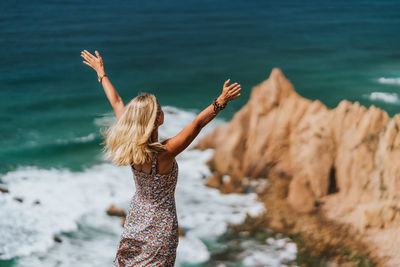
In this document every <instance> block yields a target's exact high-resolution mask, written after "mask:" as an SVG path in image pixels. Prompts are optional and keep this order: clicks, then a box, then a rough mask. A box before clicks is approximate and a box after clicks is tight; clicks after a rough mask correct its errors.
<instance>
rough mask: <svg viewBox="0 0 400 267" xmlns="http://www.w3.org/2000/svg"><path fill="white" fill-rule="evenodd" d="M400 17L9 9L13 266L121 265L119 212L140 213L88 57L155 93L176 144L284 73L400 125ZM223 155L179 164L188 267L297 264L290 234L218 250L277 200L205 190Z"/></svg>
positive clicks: (377, 12)
mask: <svg viewBox="0 0 400 267" xmlns="http://www.w3.org/2000/svg"><path fill="white" fill-rule="evenodd" d="M398 14H400V3H399V2H398V1H395V0H380V1H378V0H374V1H372V0H369V1H368V0H366V1H362V0H349V1H316V0H311V1H306V2H299V1H294V0H290V1H280V2H276V1H258V0H254V1H235V0H231V1H226V0H220V1H217V0H214V1H208V0H204V1H193V0H186V1H153V0H149V1H145V2H136V1H103V0H98V1H76V0H75V1H26V0H25V1H23V0H21V1H1V3H0V44H1V45H0V48H1V49H0V145H1V149H0V182H1V183H3V184H5V186H6V187H7V188H8V189H9V191H10V193H8V194H7V193H0V236H1V238H0V266H72V265H76V266H78V265H79V266H109V265H110V260H112V258H113V256H114V254H115V251H116V248H117V247H116V245H117V242H118V238H119V234H120V233H121V231H122V228H121V227H120V222H119V219H117V218H112V217H108V216H107V215H106V214H105V210H106V209H107V207H108V206H109V205H110V204H116V205H119V206H121V207H124V206H126V205H127V203H128V202H129V199H130V196H131V195H132V193H133V191H134V184H133V179H132V173H131V172H130V169H129V168H125V167H116V166H113V165H112V164H110V163H109V162H107V161H105V160H104V158H103V154H102V151H101V149H102V148H101V146H100V142H101V141H102V138H101V135H100V132H99V130H100V129H101V128H102V127H106V125H107V124H109V123H110V122H112V120H113V119H114V117H115V116H114V114H113V111H112V108H111V106H110V104H109V103H108V100H107V98H106V96H105V94H104V91H103V89H102V87H101V85H100V84H99V83H98V82H97V77H96V74H95V72H94V71H93V70H91V69H90V68H89V67H88V66H86V65H85V64H83V63H82V58H81V57H80V52H81V51H82V50H83V49H87V50H88V51H90V52H92V53H94V50H98V51H99V52H100V54H101V55H102V57H103V59H104V63H105V70H106V73H107V74H108V76H109V78H110V80H111V81H112V83H113V84H114V86H115V87H116V89H117V90H118V92H119V94H120V95H121V97H122V98H123V100H124V102H125V103H127V102H129V101H130V100H131V99H132V98H133V97H135V96H136V95H137V94H138V93H140V92H149V93H153V94H155V95H156V96H157V98H158V99H159V102H160V104H161V105H162V106H163V107H164V109H165V112H166V118H165V124H164V125H163V126H162V127H161V128H160V135H161V136H164V137H171V136H172V135H174V134H176V133H177V132H179V130H180V129H182V128H183V127H184V126H185V125H186V124H187V123H189V122H190V121H191V120H192V119H193V118H194V117H195V116H196V114H197V113H198V112H200V111H201V110H202V109H203V108H205V107H206V106H208V105H209V104H210V103H211V101H212V99H213V98H214V97H217V96H218V95H219V94H220V92H221V89H222V84H223V82H224V81H225V80H226V79H227V78H231V80H232V81H238V82H239V83H240V84H241V85H242V88H243V89H242V96H241V97H240V98H238V99H236V100H234V101H232V102H230V103H229V104H228V106H227V108H226V109H224V110H223V111H222V112H221V113H219V115H218V117H217V119H216V120H214V121H213V122H212V123H210V125H207V126H206V128H205V129H204V132H203V133H202V134H204V133H206V132H207V131H211V130H212V129H213V128H214V127H215V126H216V125H218V124H220V123H224V122H226V121H229V120H230V119H231V118H232V116H233V115H234V114H235V112H236V111H238V110H239V109H240V108H241V107H242V106H243V105H244V104H245V103H246V102H247V100H248V98H249V96H250V92H251V88H252V87H253V86H255V85H257V84H258V83H260V82H261V81H263V80H265V79H266V78H267V77H268V76H269V73H270V72H271V70H272V68H274V67H279V68H281V69H282V70H283V72H284V74H285V75H286V76H287V77H288V79H290V80H291V82H292V83H293V84H294V86H295V88H296V90H297V91H298V92H299V93H300V94H301V95H303V96H304V97H307V98H310V99H313V100H314V99H318V100H320V101H322V102H323V103H324V104H326V105H327V106H328V107H330V108H334V107H335V106H336V105H337V104H338V103H339V102H340V101H341V100H343V99H347V100H350V101H358V102H360V103H361V104H362V105H365V106H367V107H368V106H370V105H375V106H377V107H380V108H382V109H384V110H386V111H387V112H388V113H389V115H390V116H393V115H395V114H396V113H399V112H400V51H399V47H400V35H399V34H398V29H399V28H400V17H399V16H398ZM198 139H199V138H197V140H198ZM195 142H196V141H195ZM211 155H212V151H211V150H206V151H198V150H195V149H190V150H187V151H185V152H184V153H182V154H181V155H180V156H179V157H178V159H177V160H178V164H179V166H180V169H181V173H180V176H179V182H178V187H177V208H178V218H179V220H180V224H181V225H182V226H183V227H184V228H185V229H186V232H187V235H186V237H184V238H182V240H181V242H180V247H179V248H178V258H177V264H178V265H179V266H203V265H204V266H213V265H214V264H217V263H221V264H226V265H227V266H230V265H232V266H242V265H243V266H255V265H257V264H260V265H261V266H264V265H265V266H268V264H270V266H280V265H283V264H295V263H293V262H294V261H295V257H296V247H295V245H294V243H293V242H292V241H291V240H290V239H287V238H286V237H277V238H272V239H269V241H268V242H263V243H257V242H256V241H254V240H251V239H248V240H246V241H245V242H244V244H246V245H243V246H244V247H243V248H242V249H240V253H236V254H237V255H236V257H232V259H230V258H229V257H223V258H224V259H223V260H221V259H220V258H219V257H220V256H216V255H221V253H220V251H221V250H222V251H229V249H231V247H229V246H228V245H226V244H225V243H223V242H222V241H221V240H220V238H221V237H223V236H224V234H226V231H227V229H228V225H229V224H231V223H237V222H240V221H242V220H243V219H244V217H245V216H246V213H249V214H258V213H260V212H262V210H263V207H262V205H261V204H260V203H259V202H258V201H257V199H256V197H255V194H254V193H251V194H248V195H240V194H233V195H221V194H219V193H218V192H217V191H216V190H213V189H210V188H206V187H205V186H204V177H205V176H207V174H209V170H208V169H207V168H206V166H205V162H206V160H207V159H208V158H209V157H211ZM15 198H22V199H23V201H22V203H20V202H19V201H16V200H15ZM35 203H36V204H35ZM54 235H56V236H59V237H60V238H61V240H62V242H61V243H59V242H56V241H55V240H54ZM246 242H247V243H246ZM249 242H250V243H249ZM242 243H243V242H242ZM250 248H251V249H250ZM222 254H224V253H222ZM225 254H226V255H228V254H229V253H225ZM225 254H224V255H225ZM221 257H222V256H221ZM78 263H79V264H78Z"/></svg>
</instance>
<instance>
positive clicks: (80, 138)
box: [56, 133, 96, 144]
mask: <svg viewBox="0 0 400 267" xmlns="http://www.w3.org/2000/svg"><path fill="white" fill-rule="evenodd" d="M95 139H96V134H95V133H90V134H88V135H86V136H78V137H74V138H72V139H70V140H68V139H57V140H56V143H57V144H71V143H72V144H76V143H87V142H90V141H94V140H95Z"/></svg>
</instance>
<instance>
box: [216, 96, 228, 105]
mask: <svg viewBox="0 0 400 267" xmlns="http://www.w3.org/2000/svg"><path fill="white" fill-rule="evenodd" d="M217 102H218V104H220V105H221V106H225V105H226V103H228V101H226V100H225V99H224V98H223V97H222V96H219V97H218V98H217Z"/></svg>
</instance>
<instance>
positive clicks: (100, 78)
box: [97, 72, 107, 83]
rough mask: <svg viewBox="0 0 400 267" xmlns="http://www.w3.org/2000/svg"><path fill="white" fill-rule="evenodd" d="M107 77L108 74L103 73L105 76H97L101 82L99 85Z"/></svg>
mask: <svg viewBox="0 0 400 267" xmlns="http://www.w3.org/2000/svg"><path fill="white" fill-rule="evenodd" d="M105 77H107V74H105V73H104V72H103V74H99V73H98V74H97V80H98V81H99V83H101V82H102V81H103V78H105Z"/></svg>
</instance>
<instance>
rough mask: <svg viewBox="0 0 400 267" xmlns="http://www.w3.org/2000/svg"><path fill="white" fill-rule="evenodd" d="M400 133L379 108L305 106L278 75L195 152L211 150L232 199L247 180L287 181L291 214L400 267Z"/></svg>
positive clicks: (399, 119) (399, 122)
mask: <svg viewBox="0 0 400 267" xmlns="http://www.w3.org/2000/svg"><path fill="white" fill-rule="evenodd" d="M399 129H400V115H396V116H394V117H393V118H389V116H388V114H387V113H386V112H385V111H383V110H380V109H378V108H376V107H374V106H371V107H369V108H366V107H364V106H361V105H360V104H359V103H358V102H355V103H351V102H348V101H345V100H344V101H342V102H340V103H339V105H338V106H337V107H336V108H335V109H328V108H327V107H326V106H325V105H324V104H322V103H321V102H319V101H311V100H308V99H305V98H303V97H301V96H300V95H298V94H297V93H296V92H295V90H294V88H293V86H292V84H291V83H290V82H289V81H288V80H287V79H286V78H285V77H284V75H283V74H282V72H281V71H280V70H279V69H274V70H273V71H272V73H271V75H270V77H269V78H268V79H267V80H265V81H264V82H262V83H260V84H259V85H257V86H255V87H254V88H253V89H252V91H251V95H250V99H249V101H248V103H247V104H246V105H244V106H243V107H242V108H241V109H240V110H239V111H238V112H237V113H236V114H235V115H234V117H233V118H232V120H231V121H230V122H229V123H227V124H224V125H220V126H218V127H217V128H216V129H215V130H214V131H213V132H211V133H209V134H208V135H206V136H204V137H203V138H202V139H201V140H200V141H199V142H198V145H197V148H200V149H205V148H214V154H213V156H212V158H211V160H210V161H209V162H208V165H209V167H210V169H211V170H213V171H214V174H213V177H212V178H211V179H213V180H212V181H210V183H211V184H213V185H215V186H219V185H222V184H223V183H222V182H221V179H217V178H216V177H218V175H219V176H220V177H226V176H229V177H230V183H231V184H232V185H234V188H233V189H231V191H235V188H236V189H237V188H241V184H242V181H243V179H245V178H246V179H247V178H269V179H280V178H279V177H286V178H287V179H288V180H289V182H288V183H287V188H286V189H285V190H286V193H285V196H284V198H285V201H286V203H287V204H289V206H290V207H291V209H292V210H293V211H295V212H297V213H298V214H310V213H315V212H316V211H318V212H321V213H322V214H323V215H324V216H326V218H327V219H329V220H330V221H332V222H337V223H341V224H346V225H349V226H351V229H353V230H354V231H355V233H357V234H358V235H359V236H362V238H363V240H365V241H366V242H368V243H370V244H371V251H372V250H376V253H377V255H378V256H379V257H380V258H381V259H385V260H384V261H382V262H385V265H386V266H400V256H399V255H400V201H399V199H400V134H399ZM272 173H274V174H277V175H271V174H272ZM267 208H268V207H267Z"/></svg>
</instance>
